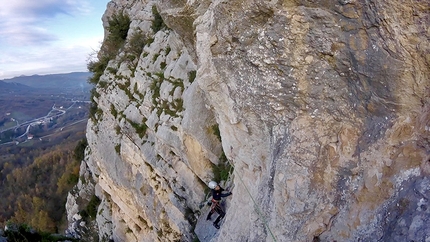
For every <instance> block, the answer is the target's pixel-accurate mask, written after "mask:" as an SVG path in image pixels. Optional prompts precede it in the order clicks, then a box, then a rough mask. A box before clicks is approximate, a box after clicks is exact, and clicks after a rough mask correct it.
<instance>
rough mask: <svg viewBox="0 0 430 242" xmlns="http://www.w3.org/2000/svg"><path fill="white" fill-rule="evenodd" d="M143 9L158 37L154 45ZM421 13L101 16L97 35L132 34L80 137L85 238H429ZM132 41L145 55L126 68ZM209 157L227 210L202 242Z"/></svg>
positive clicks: (385, 5) (348, 2)
mask: <svg viewBox="0 0 430 242" xmlns="http://www.w3.org/2000/svg"><path fill="white" fill-rule="evenodd" d="M153 6H155V8H156V9H157V11H158V12H159V14H160V15H161V17H162V18H163V21H164V23H165V24H166V25H167V28H164V29H162V30H160V31H157V32H156V33H154V31H153V29H152V28H151V25H152V22H153V20H154V11H153ZM429 10H430V7H429V3H428V1H418V0H415V1H410V2H404V1H396V0H391V1H388V0H371V1H356V0H327V1H307V0H284V1H280V0H272V1H264V0H248V1H244V0H229V1H224V0H213V1H206V0H203V1H194V0H188V1H186V0H182V1H171V0H160V1H137V0H135V1H125V0H114V1H111V2H110V3H109V4H108V9H107V11H106V13H105V15H104V17H103V19H104V24H105V27H107V22H108V21H107V19H109V17H110V16H112V14H114V13H119V12H125V13H127V14H128V15H129V16H130V18H131V20H132V22H131V26H130V30H129V32H128V37H127V41H126V45H125V47H124V48H123V49H122V51H121V52H120V53H119V54H118V56H117V58H115V60H112V61H111V62H110V63H109V66H108V68H107V69H106V70H105V72H104V75H103V76H102V77H101V79H100V82H99V84H98V86H97V89H96V90H97V93H98V94H99V95H97V96H96V97H95V102H96V103H97V105H98V108H99V110H100V111H99V112H98V118H97V119H96V120H90V121H89V123H88V129H87V138H88V142H89V147H88V150H87V152H88V155H87V159H86V163H87V166H88V168H89V170H90V171H91V174H92V179H94V181H95V193H96V195H97V196H98V197H100V198H101V203H100V206H99V207H98V211H99V213H98V216H97V225H98V230H99V236H100V238H101V239H103V238H111V239H114V240H115V241H157V240H158V241H178V240H181V241H192V240H193V238H195V237H196V236H198V238H199V239H200V241H313V240H314V241H318V240H319V241H334V240H336V241H357V240H359V239H361V240H363V241H378V240H381V241H405V240H415V241H425V240H427V239H430V231H429V229H428V226H427V223H428V221H429V219H430V210H428V209H427V207H428V198H429V196H430V188H429V184H430V178H429V176H428V175H429V171H430V167H429V166H430V162H429V159H430V143H429V132H430V116H429V115H430V103H429V85H430V81H429V78H430V68H429V65H430V51H429V48H430V46H429V45H428V40H429V37H430V33H429V31H430V29H429V27H428V26H429V23H430V19H429V18H430V17H429ZM137 33H143V36H144V37H145V38H148V39H151V41H148V42H146V44H145V45H144V47H143V48H142V51H141V53H140V55H139V57H138V58H136V59H134V60H131V61H130V60H129V59H127V58H125V57H127V56H128V55H129V54H130V49H129V48H127V45H131V43H132V39H133V36H136V34H137ZM107 34H108V33H107ZM126 60H128V61H126ZM218 131H219V134H218ZM223 157H226V158H227V159H228V160H229V161H230V162H231V164H232V165H233V167H234V172H233V173H232V174H231V176H230V178H231V179H232V183H231V184H232V187H234V188H233V194H234V195H233V196H232V197H231V199H230V198H229V200H228V210H227V216H226V218H225V221H224V223H223V225H222V227H221V230H220V231H218V232H217V233H215V234H213V235H211V237H210V238H207V237H205V236H203V235H202V232H201V231H200V232H195V231H199V230H198V228H195V225H196V222H197V219H198V218H199V216H200V215H201V213H202V212H203V211H204V210H202V208H201V205H202V203H203V202H204V201H205V198H206V197H205V196H206V192H207V188H206V185H205V183H207V182H208V181H210V180H211V179H213V177H214V176H215V175H216V169H213V168H214V167H215V168H216V167H217V166H221V165H224V164H225V162H226V161H225V160H226V159H224V158H223ZM74 210H75V213H76V209H74ZM69 217H70V218H72V217H73V215H70V216H69ZM75 218H76V217H75ZM71 222H73V221H72V219H71ZM196 234H197V235H196Z"/></svg>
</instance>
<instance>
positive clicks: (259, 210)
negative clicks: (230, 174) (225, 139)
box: [227, 160, 277, 242]
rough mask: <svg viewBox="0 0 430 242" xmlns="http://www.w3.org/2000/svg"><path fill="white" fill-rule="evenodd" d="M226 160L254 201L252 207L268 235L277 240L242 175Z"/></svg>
mask: <svg viewBox="0 0 430 242" xmlns="http://www.w3.org/2000/svg"><path fill="white" fill-rule="evenodd" d="M227 161H228V163H230V165H231V166H232V167H233V169H234V170H233V171H235V172H236V174H237V176H238V177H239V179H240V181H241V182H242V184H243V186H244V187H245V189H246V192H247V193H248V195H249V197H251V200H252V202H253V203H254V207H255V209H256V210H257V213H258V216H259V217H260V218H261V219H262V220H263V223H264V225H265V226H266V228H267V230H268V231H269V233H270V235H271V236H272V239H273V241H275V242H277V240H276V237H275V235H274V234H273V232H272V230H271V229H270V227H269V224H268V223H267V220H266V218H265V217H264V215H263V212H262V210H261V209H260V206H258V204H257V202H256V201H255V199H254V197H253V196H252V194H251V192H250V191H249V189H248V187H247V186H246V184H245V182H244V181H243V178H242V176H241V175H240V174H239V172H238V171H237V170H236V167H235V166H234V164H233V163H232V162H231V161H230V160H227Z"/></svg>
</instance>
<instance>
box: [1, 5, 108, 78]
mask: <svg viewBox="0 0 430 242" xmlns="http://www.w3.org/2000/svg"><path fill="white" fill-rule="evenodd" d="M103 2H106V3H107V2H108V0H92V1H91V2H90V1H89V0H38V1H28V0H8V2H4V3H2V5H1V6H0V36H2V38H0V53H2V54H1V55H0V79H5V78H9V77H13V76H17V75H33V74H48V73H60V72H70V71H86V60H87V58H88V55H89V54H90V53H91V52H93V51H94V50H95V49H98V47H99V46H100V41H101V40H102V38H103V36H102V35H103V30H102V23H101V21H100V19H101V15H102V13H103V12H104V10H105V9H103V8H100V7H94V6H95V5H96V4H100V3H103ZM104 6H106V5H104ZM95 11H96V12H95Z"/></svg>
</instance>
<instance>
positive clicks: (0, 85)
mask: <svg viewBox="0 0 430 242" xmlns="http://www.w3.org/2000/svg"><path fill="white" fill-rule="evenodd" d="M33 89H34V88H33V87H30V86H27V85H24V84H21V83H16V82H11V83H9V82H4V81H0V93H4V92H20V91H30V90H33Z"/></svg>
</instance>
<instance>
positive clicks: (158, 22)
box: [151, 5, 167, 33]
mask: <svg viewBox="0 0 430 242" xmlns="http://www.w3.org/2000/svg"><path fill="white" fill-rule="evenodd" d="M152 15H153V16H154V20H152V25H151V28H152V31H154V33H157V32H158V31H160V30H162V29H163V28H166V27H167V26H166V24H165V23H164V21H163V18H161V15H160V13H158V10H157V7H156V6H155V5H152Z"/></svg>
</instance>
